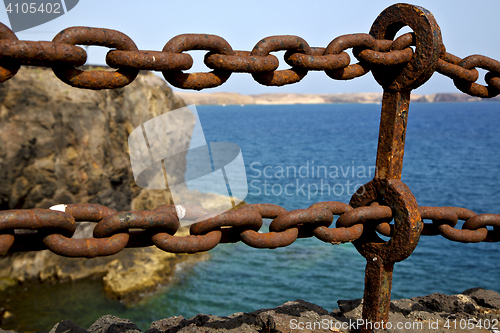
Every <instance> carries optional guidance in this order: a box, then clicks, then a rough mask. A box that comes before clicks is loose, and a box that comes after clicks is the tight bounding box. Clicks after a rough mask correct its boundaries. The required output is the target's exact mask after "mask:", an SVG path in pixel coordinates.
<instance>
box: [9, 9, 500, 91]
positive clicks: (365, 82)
mask: <svg viewBox="0 0 500 333" xmlns="http://www.w3.org/2000/svg"><path fill="white" fill-rule="evenodd" d="M394 3H396V1H387V0H377V1H373V0H349V1H332V0H330V1H318V0H308V1H300V2H299V1H290V0H289V1H283V0H267V1H261V0H254V1H237V0H231V1H217V0H212V1H194V0H184V1H158V0H156V1H131V0H119V1H118V0H100V1H97V0H80V1H79V3H78V4H77V5H76V7H74V8H73V9H72V10H71V11H69V12H67V13H66V14H64V15H63V16H61V17H58V18H56V19H54V20H52V21H50V22H47V23H44V24H42V25H40V26H37V27H34V28H31V29H27V30H24V31H20V32H18V33H17V34H16V35H17V36H18V38H19V39H21V40H43V41H50V40H52V38H53V37H54V36H55V35H56V34H57V33H58V32H59V31H61V30H63V29H65V28H68V27H71V26H90V27H100V28H107V29H114V30H118V31H120V32H123V33H125V34H126V35H128V36H129V37H130V38H132V40H133V41H134V42H135V43H136V45H137V46H138V48H139V49H140V50H156V51H161V50H162V49H163V46H164V45H165V43H166V42H167V41H168V40H170V39H171V38H172V37H174V36H177V35H180V34H185V33H205V34H215V35H219V36H221V37H223V38H224V39H225V40H226V41H228V42H229V44H230V45H231V46H232V47H233V49H234V50H247V51H251V50H252V48H253V47H254V45H255V44H256V43H257V42H258V41H259V40H261V39H262V38H264V37H268V36H272V35H296V36H299V37H302V38H304V39H305V40H306V41H307V42H308V43H309V45H310V46H316V47H326V46H327V45H328V43H330V41H332V40H333V39H335V38H336V37H338V36H340V35H344V34H350V33H368V32H369V31H370V27H371V25H372V23H373V21H374V20H375V19H376V17H377V16H378V14H380V12H382V11H383V10H384V9H385V8H387V7H389V6H391V5H392V4H394ZM412 4H414V5H418V6H421V7H424V8H426V9H428V10H429V11H431V12H432V13H433V15H434V17H435V18H436V21H437V23H438V25H439V26H440V28H441V33H442V36H443V42H444V44H445V46H446V49H447V51H448V52H450V53H452V54H454V55H457V56H459V57H461V58H464V57H466V56H468V55H472V54H482V55H486V56H488V57H491V58H493V59H497V60H500V33H499V32H500V20H499V19H498V13H499V11H500V1H498V0H474V1H471V0H469V1H465V0H452V1H449V0H415V1H414V2H412ZM0 22H2V23H4V24H6V25H7V26H9V27H10V23H9V20H8V17H7V13H6V11H5V9H4V8H2V9H1V10H0ZM108 50H109V49H107V48H105V47H98V46H92V47H89V48H88V59H87V64H95V65H104V64H105V60H104V59H105V55H106V52H107V51H108ZM189 53H190V54H191V55H192V56H193V59H194V65H193V67H192V68H191V69H190V70H189V71H187V72H198V71H208V70H209V69H208V68H207V67H206V66H205V65H204V64H203V56H204V54H205V53H206V52H205V51H192V52H189ZM273 54H274V55H276V56H277V57H278V59H279V61H280V67H279V69H286V68H288V67H289V66H288V65H287V64H286V63H285V62H284V60H283V54H284V52H276V53H273ZM355 61H356V60H355V59H354V58H351V63H354V62H355ZM484 73H485V71H482V70H480V81H479V83H482V82H484V81H482V77H484ZM156 74H158V75H159V76H161V73H160V72H157V73H156ZM176 90H178V89H176V88H174V91H176ZM216 91H218V92H223V91H224V92H238V93H241V94H262V93H321V94H324V93H348V92H381V91H382V88H381V87H380V86H379V85H378V84H377V82H376V81H375V80H374V78H373V76H372V75H371V73H369V74H367V75H365V76H363V77H361V78H356V79H354V80H350V81H337V80H333V79H330V78H329V77H328V76H326V74H325V73H323V72H309V73H308V74H307V76H306V77H304V78H303V79H302V81H300V82H299V83H295V84H292V85H287V86H283V87H266V86H262V85H260V84H259V83H257V82H256V81H254V80H253V79H252V77H251V75H250V74H245V73H234V74H233V75H232V76H231V77H230V78H229V80H228V81H226V83H225V84H223V85H222V86H220V87H217V88H211V89H205V90H203V92H216ZM438 92H459V91H458V89H457V88H455V86H454V85H453V81H452V80H451V79H449V78H447V77H444V76H443V75H441V74H438V73H435V74H434V75H433V77H432V78H431V79H430V80H429V81H428V82H427V83H425V84H424V85H423V86H422V87H420V88H418V89H416V90H415V91H414V93H417V94H432V93H438Z"/></svg>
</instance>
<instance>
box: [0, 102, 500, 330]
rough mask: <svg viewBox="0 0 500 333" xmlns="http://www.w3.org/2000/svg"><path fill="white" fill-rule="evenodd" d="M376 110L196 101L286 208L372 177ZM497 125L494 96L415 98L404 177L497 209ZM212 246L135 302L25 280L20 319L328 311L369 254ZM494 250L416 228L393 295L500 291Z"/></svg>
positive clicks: (419, 188) (357, 278) (497, 249)
mask: <svg viewBox="0 0 500 333" xmlns="http://www.w3.org/2000/svg"><path fill="white" fill-rule="evenodd" d="M380 108H381V106H380V105H377V104H328V105H286V106H282V105H276V106H261V105H246V106H239V105H238V106H226V107H223V106H197V110H198V113H199V117H200V120H201V125H202V127H203V130H204V133H205V137H206V139H207V141H209V142H232V143H236V144H237V145H239V146H240V148H241V152H242V156H243V159H244V162H245V167H246V172H247V177H248V191H249V194H248V196H247V197H246V198H245V201H246V202H247V203H273V204H278V205H280V206H283V207H284V208H286V209H288V210H292V209H299V208H307V207H308V206H310V205H311V204H313V203H315V202H321V201H342V202H346V203H347V202H349V199H350V197H351V195H352V194H353V193H354V191H355V190H356V189H357V187H359V186H361V185H362V184H365V183H367V182H368V181H370V180H371V179H372V178H373V176H374V171H375V170H374V166H375V157H376V150H377V139H378V127H379V121H380ZM499 124H500V103H498V102H483V103H434V104H423V103H422V104H417V103H414V104H412V105H411V106H410V112H409V120H408V128H407V135H406V147H405V157H404V168H403V175H402V180H403V182H405V183H406V184H407V185H408V187H409V188H410V189H411V191H412V192H413V194H414V195H415V197H416V199H417V202H418V204H419V205H426V206H457V207H465V208H468V209H470V210H473V211H474V212H476V213H478V214H479V213H500V190H499V188H500V131H499V130H498V128H499ZM188 172H189V170H188ZM461 224H462V223H461V222H459V225H458V226H457V227H460V226H461ZM268 225H269V221H267V222H266V223H265V227H264V230H263V231H266V228H267V226H268ZM209 253H210V259H209V260H207V261H203V262H199V263H197V264H196V265H194V266H192V267H183V266H182V265H181V266H179V267H178V269H177V274H176V276H175V278H174V280H173V281H172V282H171V283H170V284H169V285H167V286H165V287H164V288H163V289H162V292H160V293H157V294H155V295H150V296H147V297H145V298H144V299H143V300H142V301H141V302H140V303H138V304H135V305H132V306H125V305H123V304H121V303H119V302H115V301H112V300H109V299H106V298H104V297H103V296H102V293H101V287H100V282H99V281H82V282H75V283H69V284H65V285H64V286H63V287H60V286H51V285H42V286H39V287H38V289H39V290H38V291H37V293H36V295H34V292H33V290H32V289H31V290H29V291H28V290H24V291H23V290H20V291H19V294H18V296H19V298H20V299H26V301H24V303H22V302H21V304H18V305H16V306H18V307H19V309H22V310H19V311H21V313H24V314H25V317H26V318H24V319H23V320H24V321H23V326H22V327H23V329H24V330H30V331H35V330H40V329H45V330H49V329H50V328H51V327H52V326H53V325H54V324H55V323H56V322H58V321H60V320H63V319H71V320H73V321H74V322H75V323H77V324H78V325H81V326H83V327H88V326H89V325H90V324H91V323H92V322H93V321H95V320H96V319H98V318H99V317H100V316H102V315H105V314H112V315H115V316H118V317H122V318H128V319H130V320H132V321H133V322H135V323H136V324H137V325H138V326H139V328H140V329H142V330H146V329H147V328H148V327H149V324H150V323H151V322H152V321H154V320H158V319H161V318H165V317H169V316H178V315H182V316H184V317H186V318H189V317H192V316H194V315H196V314H198V313H208V314H213V315H219V316H225V315H229V314H231V313H234V312H250V311H254V310H257V309H261V308H269V307H276V306H279V305H281V304H283V303H285V302H287V301H290V300H295V299H303V300H306V301H308V302H312V303H315V304H318V305H320V306H322V307H324V308H325V309H327V310H329V311H331V310H332V309H334V308H336V307H337V300H339V299H356V298H362V296H363V288H364V286H363V283H364V268H365V259H364V258H363V257H362V256H361V255H360V254H359V253H358V252H357V251H356V249H355V248H354V247H353V246H352V245H351V244H350V243H348V244H342V245H331V244H326V243H323V242H322V241H320V240H318V239H316V238H310V239H299V240H297V241H296V242H295V243H293V244H292V245H291V246H288V247H285V248H279V249H274V250H262V249H253V248H250V247H248V246H246V245H245V244H243V243H237V244H221V245H219V246H217V247H216V248H215V249H213V250H212V251H210V252H209ZM499 257H500V244H499V243H479V244H462V243H456V242H452V241H449V240H447V239H445V238H443V237H441V236H433V237H429V236H422V237H421V239H420V242H419V244H418V246H417V248H416V250H415V252H414V253H413V254H412V255H411V256H410V258H409V259H407V260H405V261H403V262H400V263H397V264H396V265H395V268H394V277H393V288H392V298H393V299H399V298H409V297H414V296H419V295H426V294H430V293H435V292H440V293H446V294H456V293H460V292H463V291H464V290H466V289H468V288H473V287H482V288H486V289H493V290H496V291H498V292H500V282H499V276H500V265H499V262H498V258H499ZM23 292H24V294H23ZM28 293H29V294H28ZM12 306H13V305H12ZM40 309H44V310H43V312H41V311H40ZM14 311H15V309H14ZM36 313H40V315H35V314H36ZM28 318H29V320H28ZM18 320H19V321H21V318H18ZM3 328H6V327H3Z"/></svg>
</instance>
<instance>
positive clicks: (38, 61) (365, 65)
mask: <svg viewBox="0 0 500 333" xmlns="http://www.w3.org/2000/svg"><path fill="white" fill-rule="evenodd" d="M376 33H377V32H376V31H375V32H374V31H372V32H371V34H363V33H360V34H349V35H343V36H340V37H337V38H335V39H333V40H332V41H331V42H330V43H329V44H328V45H327V46H326V48H322V47H310V46H309V44H308V43H307V42H306V41H305V40H304V39H302V38H300V37H297V36H271V37H266V38H264V39H262V40H261V41H259V42H258V43H257V44H256V45H255V46H254V48H253V49H252V51H235V50H233V49H232V47H231V45H229V43H228V42H227V41H226V40H224V39H223V38H222V37H219V36H215V35H206V34H183V35H179V36H176V37H174V38H172V39H171V40H169V41H168V42H167V43H166V44H165V46H164V48H163V50H162V51H147V50H138V48H137V46H136V44H135V43H134V42H133V41H132V40H131V39H130V38H129V37H128V36H127V35H125V34H123V33H121V32H119V31H115V30H111V29H103V28H90V27H71V28H67V29H65V30H63V31H61V32H60V33H59V34H57V35H56V36H55V37H54V39H53V40H52V42H47V41H21V40H18V38H17V36H16V35H15V34H14V33H13V32H12V31H11V30H10V29H9V28H8V27H7V26H5V25H3V24H1V23H0V82H3V81H6V80H8V79H10V78H11V77H13V76H14V75H15V74H16V73H17V71H18V70H19V68H20V66H21V65H30V66H46V67H52V69H53V71H54V73H55V75H56V76H57V77H58V78H60V79H61V80H62V81H64V82H65V83H67V84H69V85H71V86H74V87H79V88H85V89H113V88H120V87H124V86H126V85H128V84H130V83H131V82H132V81H133V80H134V79H135V78H136V76H137V74H138V73H139V70H151V71H161V72H162V73H163V76H164V77H165V79H166V80H167V81H168V82H169V83H170V84H172V85H173V86H175V87H178V88H182V89H195V90H201V89H205V88H213V87H217V86H220V85H222V84H223V83H224V82H225V81H226V80H227V79H228V78H229V77H230V76H231V74H232V73H235V72H236V73H250V74H251V75H252V76H253V78H254V79H255V80H256V81H257V82H259V83H260V84H263V85H267V86H282V85H286V84H292V83H296V82H298V81H300V80H301V79H302V78H303V77H304V76H306V74H307V72H308V71H324V72H325V73H326V74H327V75H328V76H329V77H330V78H332V79H336V80H350V79H353V78H356V77H359V76H362V75H365V74H366V73H368V72H369V71H370V70H372V69H373V70H374V71H375V72H380V71H385V69H387V67H391V66H392V67H397V66H401V65H406V64H408V63H410V64H411V63H412V62H413V61H416V62H418V64H419V65H421V64H420V63H421V60H422V59H425V58H422V59H417V58H415V57H414V51H413V49H412V46H415V45H416V43H417V40H416V39H417V38H418V34H415V33H407V34H404V35H401V36H399V37H398V38H396V39H395V40H388V39H376V38H374V37H373V36H372V34H373V35H376ZM76 45H95V46H105V47H108V48H112V49H113V50H111V51H109V52H108V54H107V56H106V63H107V65H108V66H110V67H112V68H116V69H117V70H116V71H97V70H95V71H82V70H79V69H77V67H79V66H82V65H84V64H85V62H86V60H87V54H86V52H85V50H84V49H83V48H81V47H79V46H76ZM350 48H352V51H353V54H354V56H355V57H356V58H357V60H358V61H359V62H358V63H356V64H351V59H350V57H349V55H348V54H347V52H345V51H346V50H347V49H350ZM440 48H441V52H440V57H439V60H438V62H437V67H436V68H435V70H436V71H437V72H439V73H441V74H443V75H446V76H448V77H450V78H452V79H453V81H454V83H455V85H456V86H457V88H458V89H460V90H461V91H462V92H464V93H467V94H469V95H472V96H478V97H483V98H490V97H494V96H497V95H498V94H499V93H500V62H498V61H496V60H494V59H491V58H488V57H485V56H482V55H472V56H468V57H466V58H464V59H461V58H459V57H457V56H454V55H452V54H450V53H447V52H446V49H445V47H444V45H440ZM191 50H206V51H209V52H208V53H207V54H206V55H205V60H204V62H205V64H206V65H207V66H208V67H209V68H211V69H212V71H211V72H208V73H189V74H188V73H184V72H183V71H185V70H188V69H190V68H191V67H192V65H193V59H192V57H191V56H190V55H189V54H188V53H185V52H187V51H191ZM276 51H286V53H285V55H284V59H285V62H286V63H287V64H289V65H290V66H291V68H290V69H286V70H277V68H278V66H279V60H278V58H277V57H276V56H274V55H272V54H271V52H276ZM410 67H411V66H410ZM476 68H482V69H485V70H487V71H488V72H487V73H486V75H485V81H486V82H487V84H488V85H487V86H483V85H480V84H477V83H476V81H477V80H478V77H479V74H478V71H477V69H476ZM433 71H434V68H431V73H430V74H432V72H433Z"/></svg>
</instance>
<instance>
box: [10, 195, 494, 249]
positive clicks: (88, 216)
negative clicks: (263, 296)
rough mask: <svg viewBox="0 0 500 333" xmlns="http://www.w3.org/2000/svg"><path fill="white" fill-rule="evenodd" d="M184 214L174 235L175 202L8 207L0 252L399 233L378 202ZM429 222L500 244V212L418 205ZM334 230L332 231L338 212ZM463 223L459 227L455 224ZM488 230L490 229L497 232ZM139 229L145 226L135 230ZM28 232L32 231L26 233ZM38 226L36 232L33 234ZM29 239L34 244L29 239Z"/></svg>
mask: <svg viewBox="0 0 500 333" xmlns="http://www.w3.org/2000/svg"><path fill="white" fill-rule="evenodd" d="M185 209H186V214H187V216H190V219H192V220H201V221H200V222H195V223H194V224H192V225H191V227H190V235H188V236H183V237H180V236H174V234H175V233H176V232H177V230H178V229H179V226H180V224H179V219H178V217H177V213H176V209H175V206H162V207H159V208H156V209H154V210H151V211H130V212H116V211H114V210H112V209H110V208H107V207H105V206H101V205H94V204H71V205H65V211H64V212H62V211H54V210H50V209H25V210H7V211H2V212H0V255H3V254H5V253H7V252H20V251H31V250H41V249H49V250H51V251H52V252H54V253H57V254H59V255H62V256H67V257H88V258H94V257H97V256H106V255H111V254H115V253H118V252H119V251H121V250H122V249H124V248H126V247H143V246H151V245H156V246H157V247H158V248H160V249H162V250H164V251H167V252H173V253H195V252H203V251H208V250H210V249H213V248H214V247H215V246H217V245H218V244H219V243H234V242H238V241H242V242H243V243H245V244H247V245H249V246H251V247H255V248H270V249H273V248H278V247H284V246H288V245H290V244H292V243H293V242H295V241H296V240H297V239H298V238H307V237H313V236H315V237H316V238H318V239H320V240H322V241H324V242H327V243H332V244H339V243H346V242H352V241H355V240H357V239H359V238H360V237H361V235H362V233H363V229H364V227H369V228H376V230H377V231H378V232H379V233H380V234H382V235H384V236H387V237H391V236H392V234H393V229H394V225H393V224H390V222H391V221H392V219H393V216H392V214H393V213H392V210H391V208H390V207H388V206H381V205H379V204H378V203H376V202H375V203H372V204H371V205H370V206H366V207H359V208H352V207H351V206H349V205H348V204H345V203H342V202H337V201H329V202H320V203H315V204H313V205H312V206H310V207H309V208H307V209H297V210H293V211H287V210H286V209H284V208H283V207H280V206H277V205H272V204H252V205H246V206H243V207H241V208H239V209H235V210H231V211H227V212H223V213H220V214H219V213H211V215H206V211H205V210H204V209H201V208H200V207H195V206H186V207H185ZM419 213H420V214H421V216H422V220H431V221H432V222H431V223H424V229H423V231H422V235H427V236H434V235H442V236H444V237H445V238H447V239H449V240H452V241H457V242H462V243H477V242H498V241H500V214H479V215H478V214H475V213H474V212H472V211H470V210H468V209H464V208H457V207H427V206H420V207H419ZM335 216H338V219H337V221H336V223H335V227H333V228H331V227H330V226H331V224H332V223H333V221H334V217H335ZM263 219H271V220H272V222H271V223H270V225H269V232H265V233H263V232H260V231H259V230H260V229H261V228H262V225H263ZM458 220H463V221H465V223H464V224H463V226H462V228H461V229H457V228H455V226H456V225H457V222H458ZM82 221H88V222H95V223H96V225H95V227H94V231H93V237H92V238H87V239H73V238H71V237H72V235H73V234H74V232H75V229H76V224H77V223H78V222H82ZM488 227H490V228H492V229H491V230H489V229H488ZM131 229H141V230H131ZM27 230H29V231H31V233H26V231H27ZM33 231H34V233H33ZM27 240H29V242H28V241H27Z"/></svg>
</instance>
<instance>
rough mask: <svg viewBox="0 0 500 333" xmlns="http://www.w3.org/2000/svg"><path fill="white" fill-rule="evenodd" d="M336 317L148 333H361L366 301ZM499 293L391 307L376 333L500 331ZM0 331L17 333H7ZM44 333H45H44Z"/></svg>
mask: <svg viewBox="0 0 500 333" xmlns="http://www.w3.org/2000/svg"><path fill="white" fill-rule="evenodd" d="M337 303H338V307H339V308H338V309H335V310H333V311H331V312H329V311H327V310H325V309H323V308H321V307H319V306H317V305H314V304H312V303H308V302H306V301H303V300H296V301H292V302H287V303H285V304H283V305H281V306H278V307H276V308H274V309H262V310H257V311H254V312H250V313H242V312H240V313H234V314H232V315H230V316H227V317H218V316H212V315H206V314H198V315H196V316H195V317H193V318H190V319H185V318H183V317H182V316H177V317H171V318H166V319H161V320H158V321H154V322H153V323H151V325H150V327H149V329H148V330H146V331H145V333H198V332H199V333H201V332H204V333H236V332H242V333H292V332H304V333H312V332H359V330H358V328H359V327H358V326H359V325H360V324H361V312H362V300H360V299H358V300H339V301H338V302H337ZM499 321H500V294H499V293H498V292H496V291H493V290H485V289H481V288H472V289H468V290H466V291H464V292H463V293H461V294H458V295H445V294H440V293H434V294H431V295H427V296H420V297H414V298H410V299H402V300H395V301H392V302H391V308H390V316H389V323H388V326H392V327H391V328H389V327H388V328H387V329H386V330H381V329H376V328H377V327H376V324H373V323H372V324H373V327H374V328H375V329H374V332H423V333H426V332H433V333H439V332H490V333H498V332H500V322H499ZM0 332H1V333H3V332H13V331H4V330H2V329H0ZM40 332H42V331H40ZM66 332H68V333H69V332H74V333H122V332H123V333H141V330H140V329H139V328H138V327H137V326H136V325H135V324H134V323H133V322H131V321H130V320H128V319H121V318H118V317H114V316H112V315H106V316H103V317H101V318H100V319H98V320H97V321H95V322H94V323H93V324H92V325H91V326H90V327H89V328H88V329H85V328H83V327H80V326H78V325H77V324H75V323H74V322H73V321H71V320H65V321H62V322H60V323H58V324H56V325H55V326H54V327H53V328H52V330H51V331H50V333H66Z"/></svg>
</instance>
